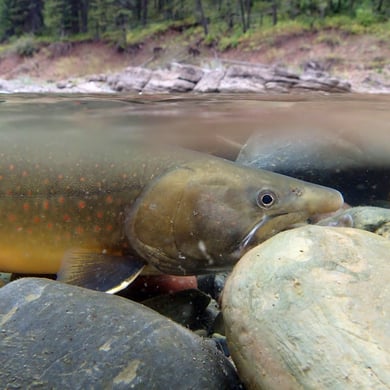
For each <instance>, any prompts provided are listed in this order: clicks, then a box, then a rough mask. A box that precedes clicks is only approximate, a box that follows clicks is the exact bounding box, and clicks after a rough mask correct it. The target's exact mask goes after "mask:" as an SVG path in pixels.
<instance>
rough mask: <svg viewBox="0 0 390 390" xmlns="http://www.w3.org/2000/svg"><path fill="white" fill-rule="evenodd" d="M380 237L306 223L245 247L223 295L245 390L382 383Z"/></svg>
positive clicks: (384, 299)
mask: <svg viewBox="0 0 390 390" xmlns="http://www.w3.org/2000/svg"><path fill="white" fill-rule="evenodd" d="M389 253H390V241H389V240H387V239H384V238H382V237H379V236H377V235H375V234H372V233H369V232H366V231H363V230H359V229H353V228H332V227H320V226H310V225H309V226H306V227H302V228H298V229H293V230H290V231H286V232H283V233H279V234H277V235H276V236H274V237H273V238H271V239H269V240H268V241H266V242H264V243H263V244H261V245H259V246H257V247H256V248H254V249H252V250H251V251H249V252H248V253H247V254H246V255H245V256H244V257H243V258H242V259H241V260H240V261H239V263H238V264H237V265H236V267H235V268H234V270H233V273H232V274H231V276H230V277H229V279H228V281H227V283H226V286H225V290H224V293H223V306H222V307H223V316H224V320H225V327H226V336H227V339H228V344H229V348H230V352H231V355H232V357H233V360H234V362H235V364H236V366H237V369H238V371H239V373H240V376H241V379H242V380H243V381H244V383H245V384H246V385H247V387H248V389H262V390H266V389H275V390H278V389H388V388H389V387H390V318H389V316H390V262H389Z"/></svg>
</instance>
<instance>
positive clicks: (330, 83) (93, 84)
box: [0, 61, 390, 94]
mask: <svg viewBox="0 0 390 390" xmlns="http://www.w3.org/2000/svg"><path fill="white" fill-rule="evenodd" d="M117 92H138V93H183V92H196V93H258V94H266V93H274V94H275V93H301V92H322V93H347V92H365V93H370V92H371V93H390V83H389V84H386V82H385V81H382V80H381V79H380V78H378V77H376V76H371V77H368V78H367V80H366V83H365V84H364V85H363V84H358V85H352V84H351V83H350V82H349V81H348V80H346V79H342V78H339V77H335V76H332V75H330V74H329V73H328V72H325V71H324V70H321V69H320V68H319V67H318V66H317V64H316V63H314V62H313V63H308V64H307V66H306V67H305V69H304V70H303V71H302V72H301V73H298V72H295V71H292V70H290V69H288V68H286V67H282V66H269V65H261V64H252V63H240V62H237V63H234V61H233V62H232V63H229V64H226V66H223V67H220V68H217V69H208V68H201V67H199V66H194V65H189V64H181V63H171V64H169V65H168V66H167V67H165V68H162V69H157V70H151V69H148V68H144V67H127V68H126V69H124V70H123V71H121V72H116V73H109V74H96V75H90V76H86V77H78V78H69V79H66V80H62V81H58V82H46V81H41V80H38V79H33V78H18V79H12V80H5V79H0V93H89V94H91V93H117Z"/></svg>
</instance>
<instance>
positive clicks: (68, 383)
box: [0, 278, 240, 390]
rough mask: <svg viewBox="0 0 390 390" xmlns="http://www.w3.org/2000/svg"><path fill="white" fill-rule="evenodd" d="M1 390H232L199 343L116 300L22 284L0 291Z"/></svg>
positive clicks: (34, 281) (220, 364)
mask: <svg viewBox="0 0 390 390" xmlns="http://www.w3.org/2000/svg"><path fill="white" fill-rule="evenodd" d="M0 330H1V331H0V361H1V366H0V383H1V388H4V389H11V388H12V389H16V388H17V389H30V388H40V389H54V388H55V389H72V390H75V389H163V390H166V389H199V390H203V389H206V388H213V389H237V388H240V384H239V380H238V378H237V375H236V372H235V370H234V368H233V367H232V365H231V364H230V362H229V361H228V360H227V358H225V356H223V355H222V354H221V353H220V352H219V351H217V349H216V347H215V346H214V343H212V342H211V341H207V340H204V339H202V338H200V337H198V336H196V335H194V334H193V333H191V332H190V331H189V330H187V329H185V328H184V327H182V326H180V325H177V324H175V323H174V322H172V321H170V320H168V319H167V318H165V317H163V316H161V315H159V314H158V313H156V312H154V311H153V310H151V309H149V308H147V307H145V306H142V305H140V304H137V303H134V302H131V301H129V300H126V299H124V298H121V297H117V296H111V295H107V294H104V293H99V292H95V291H90V290H86V289H82V288H79V287H74V286H69V285H65V284H62V283H59V282H54V281H50V280H46V279H38V278H25V279H20V280H17V281H15V282H12V283H9V284H8V285H6V286H5V287H2V288H1V289H0Z"/></svg>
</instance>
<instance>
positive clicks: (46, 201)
mask: <svg viewBox="0 0 390 390" xmlns="http://www.w3.org/2000/svg"><path fill="white" fill-rule="evenodd" d="M49 205H50V203H49V201H48V200H47V199H45V200H44V201H43V208H44V210H49Z"/></svg>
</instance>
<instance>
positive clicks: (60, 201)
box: [58, 196, 65, 204]
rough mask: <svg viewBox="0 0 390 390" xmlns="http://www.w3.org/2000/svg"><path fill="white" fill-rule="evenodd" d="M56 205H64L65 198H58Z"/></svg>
mask: <svg viewBox="0 0 390 390" xmlns="http://www.w3.org/2000/svg"><path fill="white" fill-rule="evenodd" d="M58 203H59V204H64V203H65V198H64V197H63V196H60V197H59V198H58Z"/></svg>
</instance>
